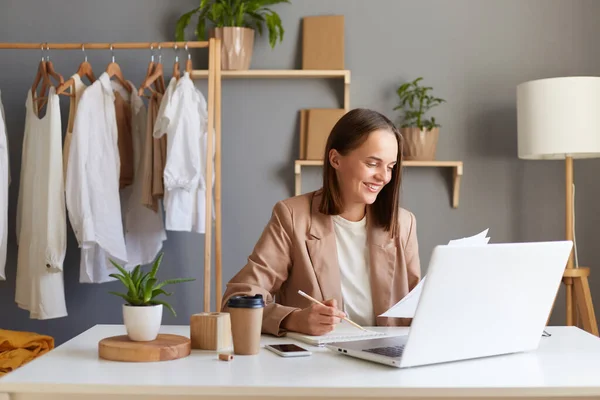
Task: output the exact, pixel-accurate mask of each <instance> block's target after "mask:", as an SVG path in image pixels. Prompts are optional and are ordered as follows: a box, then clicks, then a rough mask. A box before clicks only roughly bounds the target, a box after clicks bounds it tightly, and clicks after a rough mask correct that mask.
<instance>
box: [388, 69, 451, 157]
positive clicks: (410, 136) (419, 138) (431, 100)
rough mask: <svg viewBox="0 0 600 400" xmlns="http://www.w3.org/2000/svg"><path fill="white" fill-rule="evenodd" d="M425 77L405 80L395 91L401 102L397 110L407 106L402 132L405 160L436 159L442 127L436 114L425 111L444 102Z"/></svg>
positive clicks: (401, 125)
mask: <svg viewBox="0 0 600 400" xmlns="http://www.w3.org/2000/svg"><path fill="white" fill-rule="evenodd" d="M422 80H423V78H422V77H419V78H417V79H415V80H414V81H412V82H407V83H404V84H402V85H401V86H400V87H399V88H398V90H397V91H396V93H397V94H398V97H399V98H400V104H398V105H397V106H396V107H394V110H398V109H402V110H404V115H403V119H402V122H401V124H400V133H401V134H402V137H403V139H404V145H403V148H404V151H403V156H404V158H405V159H406V160H420V161H431V160H435V153H436V149H437V142H438V137H439V128H440V124H438V123H437V122H436V120H435V117H431V118H428V117H426V116H425V114H426V113H427V112H428V111H429V110H431V109H432V108H433V107H435V106H438V105H439V104H441V103H443V102H445V100H444V99H441V98H439V97H435V96H432V95H431V91H432V90H433V88H432V87H429V86H421V85H420V82H421V81H422Z"/></svg>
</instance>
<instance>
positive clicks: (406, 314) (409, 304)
mask: <svg viewBox="0 0 600 400" xmlns="http://www.w3.org/2000/svg"><path fill="white" fill-rule="evenodd" d="M488 230H489V229H486V230H484V231H482V232H480V233H478V234H477V235H475V236H469V237H466V238H461V239H453V240H450V242H448V245H449V246H474V245H482V244H488V242H489V241H490V238H489V237H487V233H488ZM426 278H427V276H424V277H423V278H421V280H420V281H419V283H418V284H417V286H415V287H414V288H413V290H411V291H410V292H409V293H408V294H407V295H406V296H404V297H403V298H402V300H400V301H399V302H398V303H396V304H395V305H393V306H392V307H391V308H390V309H389V310H387V311H386V312H384V313H383V314H381V315H380V317H394V318H413V317H414V316H415V312H416V311H417V305H418V304H419V299H420V297H421V292H422V290H423V284H424V283H425V280H426Z"/></svg>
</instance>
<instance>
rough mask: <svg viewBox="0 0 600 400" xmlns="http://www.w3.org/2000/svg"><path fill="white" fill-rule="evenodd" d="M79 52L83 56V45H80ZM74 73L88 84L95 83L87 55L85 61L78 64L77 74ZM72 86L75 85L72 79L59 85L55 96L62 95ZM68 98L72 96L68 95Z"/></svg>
mask: <svg viewBox="0 0 600 400" xmlns="http://www.w3.org/2000/svg"><path fill="white" fill-rule="evenodd" d="M81 50H82V51H83V52H84V54H85V48H84V46H83V45H81ZM75 73H76V74H77V75H79V77H80V78H84V77H86V78H88V80H89V81H90V83H94V82H95V81H96V77H95V76H94V72H93V71H92V64H90V63H89V62H88V60H87V55H86V56H85V59H84V60H83V62H82V63H81V64H79V68H78V69H77V72H75ZM74 84H75V81H74V80H73V78H72V77H71V78H69V79H67V80H66V81H65V82H64V83H63V84H62V85H60V86H59V87H58V88H57V89H56V94H63V92H64V91H65V90H67V89H68V88H70V87H71V86H73V85H74ZM68 96H72V94H68Z"/></svg>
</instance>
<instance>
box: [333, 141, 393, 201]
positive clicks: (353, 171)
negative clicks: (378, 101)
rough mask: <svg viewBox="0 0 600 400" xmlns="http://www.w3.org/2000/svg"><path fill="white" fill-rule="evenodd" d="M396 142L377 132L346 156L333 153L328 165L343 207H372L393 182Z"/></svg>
mask: <svg viewBox="0 0 600 400" xmlns="http://www.w3.org/2000/svg"><path fill="white" fill-rule="evenodd" d="M397 155H398V142H397V140H396V136H395V135H394V134H393V133H392V132H390V131H389V130H376V131H373V132H371V133H370V134H369V136H368V138H367V140H365V142H364V143H363V144H362V145H361V146H359V147H358V148H356V149H354V150H352V151H350V152H349V153H348V154H346V155H341V154H339V153H338V152H337V151H336V150H332V152H331V154H330V162H331V164H332V166H333V168H335V170H336V174H337V178H338V183H339V185H340V191H341V195H342V199H343V202H344V206H345V207H351V206H353V205H358V204H373V203H374V202H375V200H376V199H377V195H378V194H379V192H381V189H382V188H383V187H384V186H385V185H386V184H387V183H388V182H389V181H390V180H391V179H392V171H393V168H395V166H396V160H397Z"/></svg>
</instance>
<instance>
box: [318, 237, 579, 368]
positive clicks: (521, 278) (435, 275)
mask: <svg viewBox="0 0 600 400" xmlns="http://www.w3.org/2000/svg"><path fill="white" fill-rule="evenodd" d="M571 248H572V242H571V241H555V242H535V243H501V244H485V245H477V246H437V247H435V248H434V250H433V253H432V256H431V261H430V262H429V269H428V272H427V279H426V281H425V282H424V284H423V291H422V293H421V296H420V299H419V303H418V306H417V310H416V312H415V316H414V318H413V321H412V323H411V327H410V330H409V334H408V335H405V336H399V337H386V338H376V339H366V340H358V341H351V342H337V343H329V344H326V346H327V347H328V348H329V349H331V350H333V351H335V352H338V353H340V354H344V355H348V356H353V357H358V358H362V359H365V360H370V361H374V362H378V363H382V364H387V365H391V366H394V367H399V368H404V367H414V366H419V365H428V364H436V363H443V362H450V361H457V360H466V359H473V358H479V357H487V356H495V355H500V354H508V353H516V352H523V351H529V350H534V349H536V348H537V347H538V345H539V343H540V340H541V338H542V335H543V333H544V328H545V327H546V322H547V319H548V317H549V315H550V312H551V310H552V306H553V303H554V299H555V296H556V294H557V291H558V289H559V287H560V282H561V279H562V275H563V271H564V269H565V266H566V264H567V260H568V257H569V254H570V251H571Z"/></svg>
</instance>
